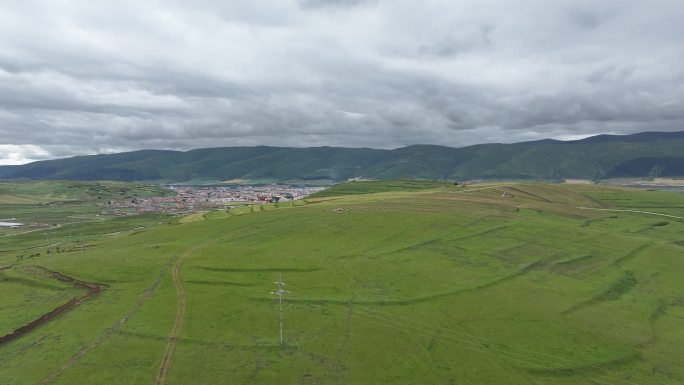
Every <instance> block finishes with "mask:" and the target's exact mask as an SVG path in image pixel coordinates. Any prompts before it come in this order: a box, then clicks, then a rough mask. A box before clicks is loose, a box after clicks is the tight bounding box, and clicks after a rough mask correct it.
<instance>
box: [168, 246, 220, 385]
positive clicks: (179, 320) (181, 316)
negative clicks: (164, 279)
mask: <svg viewBox="0 0 684 385" xmlns="http://www.w3.org/2000/svg"><path fill="white" fill-rule="evenodd" d="M212 242H213V241H207V242H203V243H201V244H199V245H196V246H193V247H191V248H189V249H187V250H186V251H185V252H184V253H183V254H181V256H180V257H179V258H178V260H176V264H175V265H174V266H173V272H172V278H173V285H174V286H175V287H176V296H177V298H178V303H177V304H176V317H175V320H174V323H173V329H171V335H170V336H169V341H168V343H167V344H166V349H165V350H164V356H163V357H162V360H161V364H160V365H159V371H158V372H157V376H156V378H155V384H156V385H165V384H166V378H167V377H168V375H169V372H170V371H171V366H172V363H173V357H174V355H175V352H176V345H177V342H178V336H179V335H180V331H181V329H182V328H183V321H184V320H185V288H184V287H183V282H182V280H181V276H180V273H181V266H182V265H183V261H184V260H185V258H186V257H188V256H189V255H190V254H192V253H193V252H195V251H196V250H197V249H199V248H201V247H204V246H206V245H207V244H208V243H212Z"/></svg>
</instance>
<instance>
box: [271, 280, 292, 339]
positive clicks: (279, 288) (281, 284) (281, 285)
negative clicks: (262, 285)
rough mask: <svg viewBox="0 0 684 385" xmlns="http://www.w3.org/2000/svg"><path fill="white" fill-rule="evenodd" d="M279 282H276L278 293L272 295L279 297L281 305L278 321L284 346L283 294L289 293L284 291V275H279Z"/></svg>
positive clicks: (274, 292)
mask: <svg viewBox="0 0 684 385" xmlns="http://www.w3.org/2000/svg"><path fill="white" fill-rule="evenodd" d="M278 274H279V276H278V281H277V282H274V283H275V284H276V285H278V290H277V291H272V292H271V294H275V295H277V296H278V304H279V307H280V309H279V311H278V321H279V323H280V344H281V345H282V344H283V294H285V293H289V291H287V290H283V286H285V282H283V273H278Z"/></svg>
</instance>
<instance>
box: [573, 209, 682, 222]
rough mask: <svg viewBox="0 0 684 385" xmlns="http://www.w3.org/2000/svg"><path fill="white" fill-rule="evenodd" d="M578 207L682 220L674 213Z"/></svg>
mask: <svg viewBox="0 0 684 385" xmlns="http://www.w3.org/2000/svg"><path fill="white" fill-rule="evenodd" d="M578 209H581V210H595V211H616V212H624V213H637V214H648V215H657V216H659V217H668V218H675V219H680V220H683V221H684V217H678V216H676V215H670V214H661V213H654V212H651V211H641V210H626V209H597V208H594V207H578Z"/></svg>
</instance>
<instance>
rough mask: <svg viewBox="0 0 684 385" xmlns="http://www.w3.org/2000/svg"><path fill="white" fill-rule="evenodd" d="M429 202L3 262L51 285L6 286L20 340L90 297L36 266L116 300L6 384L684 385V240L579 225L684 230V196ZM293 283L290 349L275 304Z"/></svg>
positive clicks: (324, 212) (96, 233)
mask: <svg viewBox="0 0 684 385" xmlns="http://www.w3.org/2000/svg"><path fill="white" fill-rule="evenodd" d="M417 184H419V182H398V181H391V182H382V181H379V182H355V183H350V184H347V185H342V186H339V187H336V188H335V189H331V190H330V191H328V192H327V193H323V194H319V196H316V197H311V198H308V199H306V200H305V201H298V202H283V203H280V204H274V205H264V206H245V207H241V208H235V209H231V210H228V211H217V212H211V213H205V214H201V215H199V216H195V217H193V218H192V220H189V221H186V222H187V223H181V221H171V222H169V221H158V222H163V223H162V224H158V225H156V226H152V227H150V228H148V229H146V230H144V231H136V232H125V233H119V234H117V235H109V236H104V234H105V232H109V229H106V230H102V231H100V230H99V229H97V228H94V229H93V230H92V234H91V237H92V238H91V243H90V244H89V247H87V248H85V249H83V250H81V249H79V250H78V252H64V253H58V254H54V253H53V254H50V255H45V254H42V255H40V256H37V257H34V258H25V259H22V260H19V261H17V258H16V252H0V267H1V266H5V267H6V269H5V270H3V271H1V273H2V274H3V276H6V277H20V276H21V277H24V279H26V280H32V281H35V282H39V283H42V284H44V285H46V286H45V287H41V290H43V291H44V292H45V293H43V294H41V295H40V296H39V297H40V298H37V299H36V298H33V297H31V296H29V297H27V298H26V299H25V300H24V301H23V302H22V301H21V298H22V295H23V294H21V293H18V292H17V290H19V291H20V288H19V289H17V285H21V284H22V283H21V280H19V281H17V280H16V279H15V280H7V279H4V280H3V279H0V289H1V290H3V293H5V292H9V293H12V295H10V296H6V295H3V296H1V297H0V312H5V313H0V314H6V313H7V312H13V313H18V314H28V316H24V317H23V318H22V317H20V316H17V317H8V318H6V317H2V318H0V330H3V331H6V330H11V329H12V328H15V327H18V326H20V324H19V323H20V322H23V321H24V320H25V319H27V318H30V317H31V316H33V315H34V314H36V312H38V313H39V312H40V311H38V310H40V309H42V308H44V307H45V304H46V303H49V302H50V301H55V305H58V304H59V303H60V300H63V299H64V297H65V296H68V295H69V294H68V293H69V290H73V288H67V287H61V286H57V287H49V286H47V285H59V283H57V284H55V282H54V281H50V280H48V279H47V278H45V279H43V280H42V281H41V280H40V279H41V277H40V275H36V274H33V272H32V270H31V269H32V268H31V266H41V267H45V268H47V269H50V270H54V271H59V272H61V273H63V274H67V275H69V276H72V277H75V278H77V279H80V280H83V281H88V282H97V283H100V284H102V285H106V286H105V289H104V290H103V291H102V292H101V293H100V294H98V295H97V296H96V297H94V298H92V299H90V300H88V301H86V302H84V303H83V304H81V305H79V306H78V307H77V308H75V309H74V310H72V311H70V312H68V313H66V314H63V315H61V316H59V317H58V318H56V319H54V320H53V321H51V322H49V323H47V324H46V325H44V326H42V327H40V328H38V329H36V330H34V331H33V332H31V333H29V334H27V335H25V336H23V337H22V338H20V339H18V340H15V341H13V342H10V343H8V344H5V345H0V383H1V384H3V385H4V384H8V385H9V384H11V385H20V384H21V385H23V384H74V383H88V384H155V383H167V384H319V385H320V384H496V385H499V384H507V385H508V384H521V385H522V384H524V385H530V384H532V385H534V384H554V385H565V384H567V385H575V384H605V385H612V384H627V385H629V384H681V383H682V382H684V283H683V281H682V280H681V275H682V272H684V259H683V258H682V253H683V252H684V233H683V230H684V224H683V223H682V221H681V220H678V219H674V218H664V217H658V216H655V215H647V214H638V213H631V212H625V211H597V210H587V209H579V208H578V207H586V208H597V209H635V210H641V209H643V210H645V211H654V212H655V211H657V212H662V213H674V212H679V213H681V208H682V207H684V195H678V194H674V193H661V192H652V191H639V190H628V189H622V188H614V187H601V186H589V185H587V186H585V185H546V184H479V185H470V186H467V187H461V186H453V185H448V184H439V185H435V184H429V185H427V186H428V187H429V188H420V186H418V185H417ZM3 207H4V206H3ZM3 209H4V208H3ZM677 210H680V211H677ZM124 220H133V219H132V218H124ZM123 225H124V224H121V226H122V227H123ZM133 225H137V223H136V224H133ZM103 226H104V225H103ZM112 226H113V225H112ZM60 237H62V238H64V237H65V234H61V235H60ZM0 239H2V238H1V237H0ZM22 242H23V243H22V244H21V245H22V246H28V245H30V244H31V242H34V243H40V242H41V239H38V238H37V239H24V240H23V241H22ZM9 246H10V245H9V244H4V245H3V247H4V248H8V247H9ZM281 273H282V277H283V280H284V281H285V282H286V286H285V289H287V290H289V293H287V294H286V295H285V300H284V323H285V328H284V330H285V344H284V345H283V346H281V345H280V344H279V340H278V303H277V298H276V297H275V296H274V295H271V294H270V293H271V292H272V291H274V290H275V289H276V286H275V284H274V283H273V282H274V281H277V280H278V277H279V274H281ZM174 277H175V279H174ZM10 285H14V286H10ZM24 286H26V290H34V291H36V290H37V289H36V288H35V285H32V284H28V283H27V284H25V285H24ZM179 293H182V294H183V295H181V296H179ZM36 295H38V294H36ZM17 298H20V299H19V300H18V299H17ZM41 306H42V307H41ZM48 308H49V306H48ZM176 333H177V336H176V335H175V334H176ZM176 337H177V338H176ZM174 343H175V345H174ZM169 346H172V349H171V350H170V351H171V353H170V357H171V359H170V360H169V361H168V363H169V366H168V367H167V369H168V370H167V373H168V374H167V375H166V376H163V377H162V378H161V380H160V379H159V377H158V372H159V369H160V365H161V363H162V361H163V359H164V357H165V352H167V353H168V352H169Z"/></svg>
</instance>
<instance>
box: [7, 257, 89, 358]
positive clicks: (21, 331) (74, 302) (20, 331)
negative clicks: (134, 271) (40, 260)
mask: <svg viewBox="0 0 684 385" xmlns="http://www.w3.org/2000/svg"><path fill="white" fill-rule="evenodd" d="M35 267H36V268H38V269H41V270H43V271H46V272H48V273H49V274H50V277H51V278H54V279H57V280H59V281H62V282H67V283H71V284H73V285H74V286H77V287H80V288H83V289H86V290H88V292H87V293H86V294H84V295H82V296H80V297H76V298H72V299H71V300H69V302H67V303H65V304H63V305H61V306H58V307H57V308H55V309H53V310H52V311H50V312H48V313H45V314H43V315H42V316H40V317H39V318H37V319H35V320H33V321H31V322H29V323H28V324H26V325H24V326H21V327H19V328H17V329H15V330H14V331H13V332H12V333H10V334H7V335H4V336H2V337H0V345H3V344H6V343H8V342H10V341H13V340H15V339H17V338H19V337H21V336H23V335H25V334H27V333H29V332H31V331H32V330H34V329H36V328H37V327H39V326H41V325H43V324H46V323H47V322H49V321H50V320H52V319H54V318H56V317H57V316H59V315H60V314H62V313H65V312H67V311H69V310H71V309H73V308H75V307H76V306H78V305H80V304H81V303H83V302H85V301H86V300H87V299H88V298H90V297H92V296H94V295H95V294H97V293H99V292H100V291H102V286H101V285H99V284H97V283H92V282H83V281H79V280H77V279H74V278H72V277H69V276H67V275H64V274H61V273H58V272H56V271H51V270H48V269H45V268H42V267H39V266H35Z"/></svg>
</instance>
